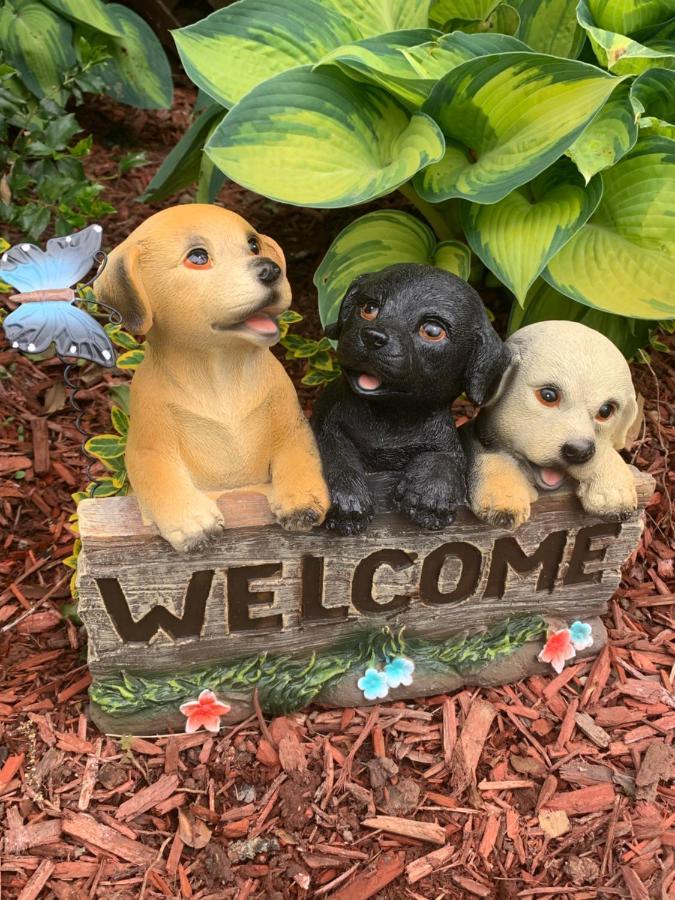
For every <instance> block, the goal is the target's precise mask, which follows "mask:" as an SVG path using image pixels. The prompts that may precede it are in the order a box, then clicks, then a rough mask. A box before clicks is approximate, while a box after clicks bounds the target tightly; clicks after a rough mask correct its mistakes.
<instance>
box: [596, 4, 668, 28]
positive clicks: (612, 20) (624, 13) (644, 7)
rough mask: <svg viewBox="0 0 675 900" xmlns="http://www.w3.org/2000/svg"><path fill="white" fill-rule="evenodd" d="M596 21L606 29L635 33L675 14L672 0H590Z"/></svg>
mask: <svg viewBox="0 0 675 900" xmlns="http://www.w3.org/2000/svg"><path fill="white" fill-rule="evenodd" d="M588 8H589V11H590V13H591V15H592V16H593V19H594V21H595V22H596V23H597V25H598V26H599V27H600V28H604V29H605V30H606V31H616V32H617V33H618V34H633V33H634V32H636V31H641V30H642V29H643V28H648V27H649V26H650V25H656V24H658V23H659V22H665V21H666V20H667V19H669V18H670V17H671V16H672V15H673V14H675V6H674V5H673V2H672V0H619V2H617V0H588Z"/></svg>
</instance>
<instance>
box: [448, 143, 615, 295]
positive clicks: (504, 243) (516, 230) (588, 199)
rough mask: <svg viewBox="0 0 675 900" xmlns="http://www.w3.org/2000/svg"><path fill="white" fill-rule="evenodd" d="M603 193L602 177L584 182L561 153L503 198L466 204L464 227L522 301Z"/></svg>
mask: <svg viewBox="0 0 675 900" xmlns="http://www.w3.org/2000/svg"><path fill="white" fill-rule="evenodd" d="M601 196H602V184H601V181H600V179H599V178H596V179H594V180H593V181H591V183H590V184H589V185H588V186H587V187H584V182H583V179H582V178H581V177H580V176H579V173H578V172H577V171H576V169H575V168H574V166H573V165H572V164H571V163H570V162H569V161H568V160H566V159H561V160H559V161H558V162H557V163H556V164H555V165H554V166H552V167H551V168H550V169H547V170H546V171H545V172H543V173H542V174H541V175H540V176H539V177H538V178H536V179H535V180H534V181H533V182H532V183H531V184H527V185H524V186H523V187H522V188H518V189H517V190H515V191H513V192H512V193H511V194H509V195H508V197H504V199H503V200H500V201H499V202H498V203H493V204H491V205H489V206H484V205H479V204H477V203H466V202H465V203H464V204H462V224H463V226H464V233H465V235H466V239H467V241H468V242H469V245H470V247H471V249H472V250H473V252H474V253H475V254H476V256H479V257H480V259H482V261H483V262H484V263H485V265H486V266H487V267H488V269H490V271H492V272H494V274H495V275H496V276H497V277H498V278H499V280H500V281H502V282H503V283H504V284H505V285H506V286H507V287H508V288H509V290H510V291H512V292H513V293H514V294H515V295H516V298H517V299H518V302H519V303H523V302H524V300H525V295H526V294H527V291H528V289H529V287H530V285H531V284H532V283H533V282H534V280H535V279H536V278H537V276H538V275H539V274H540V272H541V271H542V270H543V269H544V268H545V267H546V264H547V263H548V261H549V260H550V259H551V258H552V257H553V256H555V254H556V253H557V252H558V250H560V248H561V247H563V246H564V245H565V244H566V243H567V241H569V240H570V238H571V237H572V236H573V235H574V234H575V233H576V232H577V231H578V230H579V229H580V228H581V226H582V225H583V224H584V223H585V222H586V221H587V220H588V218H589V216H590V215H591V213H592V212H593V210H594V209H595V208H596V206H597V205H598V203H599V202H600V197H601Z"/></svg>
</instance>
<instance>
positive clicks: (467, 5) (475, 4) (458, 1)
mask: <svg viewBox="0 0 675 900" xmlns="http://www.w3.org/2000/svg"><path fill="white" fill-rule="evenodd" d="M500 3H501V0H435V2H434V3H432V4H431V9H430V10H429V18H430V19H431V21H432V22H437V23H438V24H439V25H445V23H446V22H450V21H452V20H453V19H464V20H465V21H467V22H468V21H472V20H473V21H474V22H475V21H483V20H484V19H487V17H488V16H489V15H490V13H491V12H492V11H493V10H494V9H496V7H498V6H499V4H500Z"/></svg>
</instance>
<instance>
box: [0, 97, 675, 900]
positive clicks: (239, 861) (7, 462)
mask: <svg viewBox="0 0 675 900" xmlns="http://www.w3.org/2000/svg"><path fill="white" fill-rule="evenodd" d="M191 102H192V94H191V92H190V91H187V90H180V89H179V90H178V92H177V105H176V108H175V109H174V110H173V111H172V112H170V113H169V112H166V113H164V112H159V113H146V112H142V111H135V110H128V109H125V108H122V107H118V106H115V105H114V104H112V103H100V102H98V101H97V103H96V105H95V106H94V105H91V106H90V107H89V108H88V109H87V110H85V113H84V115H83V116H82V122H83V125H84V127H85V128H86V129H88V130H91V131H92V132H93V133H94V136H95V142H96V143H95V147H94V151H93V154H92V157H91V159H90V161H89V171H90V174H91V175H92V177H94V178H101V177H103V176H113V178H112V179H111V180H110V181H108V182H107V186H108V187H107V197H108V199H109V200H110V202H111V203H113V204H114V205H115V206H116V207H117V213H116V214H115V215H114V216H110V217H109V219H108V220H107V221H104V222H102V224H103V225H104V229H105V240H106V244H107V246H108V247H110V246H112V245H114V244H115V243H116V242H118V241H119V240H121V239H122V238H123V237H125V236H126V234H127V233H128V232H129V231H130V230H131V229H132V228H133V227H134V226H135V225H136V224H137V223H138V222H139V221H140V220H141V219H143V218H144V217H145V216H147V215H148V214H149V213H150V212H151V211H152V210H153V209H154V208H155V207H148V206H145V205H143V204H140V203H138V202H137V201H136V199H135V198H136V197H137V196H138V195H139V194H140V193H141V192H142V190H143V189H144V187H145V186H146V184H147V183H148V181H149V179H150V177H151V175H152V173H153V172H154V171H155V169H156V167H157V165H158V164H159V163H160V161H161V160H162V159H163V157H164V156H165V155H166V153H167V152H168V150H169V149H170V148H171V147H172V146H173V144H174V143H175V141H176V140H177V138H178V137H179V136H180V134H181V133H182V132H183V130H184V128H185V126H186V124H187V121H188V115H189V109H190V105H191ZM132 149H133V150H137V149H144V150H145V151H146V152H147V155H148V163H149V164H148V166H147V167H143V168H140V169H136V170H133V171H132V172H130V173H128V174H127V175H125V176H124V177H122V178H117V176H116V160H117V159H118V158H119V157H120V156H121V155H123V154H124V153H126V152H128V151H129V150H132ZM187 199H189V196H188V195H186V196H185V197H178V198H173V201H172V202H175V201H176V200H187ZM220 201H221V202H222V203H223V204H224V205H226V206H229V207H231V208H234V209H236V210H237V211H238V212H240V213H241V214H242V215H244V216H245V217H246V218H248V219H250V220H251V221H252V222H253V223H255V225H256V227H258V228H259V229H260V230H262V231H263V232H268V233H270V234H272V235H273V236H274V237H275V238H276V239H277V240H278V241H279V242H280V243H281V244H282V246H283V247H284V249H285V251H286V255H287V258H288V267H289V274H290V278H291V282H292V284H293V287H294V293H295V308H296V309H298V310H299V311H300V312H301V313H302V314H303V315H304V317H305V320H304V322H302V323H300V326H299V329H298V330H300V331H302V332H303V333H305V334H307V335H309V336H313V337H317V336H318V334H319V326H318V319H317V315H316V300H315V292H314V289H313V286H312V274H313V272H314V270H315V268H316V266H317V265H318V263H319V261H320V259H321V257H322V256H323V254H324V252H325V250H326V249H327V247H328V245H329V244H330V242H331V240H332V239H333V237H334V236H335V235H336V234H337V233H338V231H339V230H340V229H341V228H342V227H343V226H344V225H345V224H347V222H349V221H351V219H352V218H353V217H354V215H355V213H354V211H353V210H340V211H337V212H327V211H322V210H301V209H297V208H294V207H287V206H281V205H279V204H276V203H272V202H270V201H268V200H265V199H262V198H259V197H256V196H254V195H252V194H250V193H248V192H247V191H245V190H243V189H241V188H239V187H237V186H236V185H229V186H227V187H226V189H225V190H224V191H223V194H222V196H221V198H220ZM497 313H498V316H497V321H498V323H499V322H500V321H501V318H502V317H501V315H500V314H502V313H503V309H501V308H497ZM296 328H298V326H296ZM0 367H2V368H0V376H1V377H0V422H1V423H2V431H1V432H0V475H2V476H3V480H2V482H1V483H0V529H1V534H2V548H3V551H4V552H3V553H2V554H1V556H0V577H1V578H2V586H0V822H2V828H1V829H0V831H1V832H2V835H3V838H4V844H3V847H2V864H1V867H0V895H1V896H2V897H6V898H15V897H20V898H21V900H32V898H37V897H45V898H53V897H56V898H58V900H80V898H85V897H89V898H102V897H105V898H106V900H132V898H148V900H149V898H159V897H191V898H194V900H198V898H199V900H205V898H213V900H215V898H237V900H246V898H249V897H250V898H281V897H297V898H305V897H330V898H342V900H361V898H366V897H370V896H379V897H382V898H428V900H431V898H457V900H459V898H470V897H485V898H499V900H511V898H516V897H524V898H537V897H548V898H568V900H590V898H596V897H598V898H608V897H630V898H632V900H645V898H650V897H653V898H660V900H666V898H668V897H672V896H675V788H674V787H673V784H672V775H673V755H672V749H671V747H672V737H673V728H674V726H675V696H674V695H673V690H672V687H673V684H672V679H673V673H674V672H675V593H674V587H675V577H674V568H673V567H674V559H675V549H674V544H673V509H672V494H673V481H674V480H675V477H674V473H673V467H672V462H671V458H672V457H671V456H670V454H671V453H672V448H673V440H674V438H675V420H674V417H673V398H674V397H675V374H674V372H673V367H672V357H669V356H668V355H667V354H661V353H656V354H653V355H652V359H651V363H650V364H649V365H648V366H640V367H636V368H635V370H634V374H635V381H636V385H637V387H638V389H639V391H640V392H641V394H642V395H643V396H644V398H645V427H644V429H643V431H642V433H641V434H640V435H639V437H638V438H637V440H636V441H635V443H634V445H633V447H632V448H631V456H632V459H633V461H634V462H635V464H636V465H638V466H639V467H640V468H642V469H644V470H646V471H649V472H651V473H652V474H653V475H654V477H655V479H656V482H657V488H656V491H655V494H654V496H653V498H652V500H651V502H650V504H649V507H648V510H647V517H646V528H645V532H644V537H643V540H642V543H641V545H640V547H639V548H638V549H637V550H636V551H635V553H634V554H633V555H632V556H631V558H630V559H629V560H628V561H627V563H626V566H625V568H624V572H623V581H622V585H621V588H620V590H619V591H617V593H616V595H615V596H614V598H613V599H612V601H611V604H610V607H611V609H610V614H609V616H608V617H607V619H606V624H607V627H608V629H609V634H610V647H609V649H608V650H607V651H605V652H603V653H602V655H601V656H600V657H599V658H598V659H597V660H596V661H595V662H582V663H580V664H577V665H572V666H569V667H568V668H566V669H565V670H564V671H563V674H562V675H561V676H557V677H556V676H554V675H551V676H550V677H546V678H544V677H533V678H530V679H527V680H526V681H524V682H521V683H519V684H515V685H512V686H507V687H504V688H500V689H494V690H480V691H466V690H465V691H461V692H459V693H458V694H455V695H453V696H437V697H429V698H426V699H423V700H419V701H415V702H405V703H403V702H400V703H389V704H386V703H383V704H381V706H379V707H377V708H370V709H347V710H335V711H331V710H328V711H327V710H320V709H316V708H310V709H308V710H305V711H303V712H302V713H300V714H297V715H294V716H291V717H282V718H279V719H275V720H274V721H272V722H268V723H267V724H265V723H264V722H261V721H260V720H259V719H258V718H256V717H253V718H252V719H251V720H248V721H246V722H244V723H242V724H241V725H238V726H236V727H234V728H228V729H226V730H224V731H223V732H221V733H220V734H219V735H217V736H212V735H209V734H208V733H205V732H201V733H198V734H196V735H193V736H187V735H179V736H173V737H168V738H159V739H140V738H135V739H131V738H123V739H121V740H117V739H112V738H108V737H105V736H102V735H101V734H99V733H98V732H97V731H96V729H95V728H93V727H92V726H91V725H90V724H89V723H88V721H87V718H86V709H87V694H86V691H87V686H88V683H89V676H88V674H87V669H86V665H85V645H86V636H85V635H84V633H83V631H82V629H81V628H80V627H78V625H77V624H76V623H75V622H73V621H72V620H69V619H64V617H63V616H62V610H63V608H64V604H67V603H68V600H69V590H68V582H69V578H70V572H69V570H67V569H65V568H64V567H63V565H62V560H63V559H64V558H65V557H67V556H68V555H69V554H70V552H71V547H72V541H73V538H72V534H71V533H70V530H69V519H70V516H71V514H72V513H73V504H72V501H71V499H70V494H71V493H72V492H73V491H75V490H77V489H79V488H80V487H81V486H82V485H83V484H84V482H85V479H86V473H85V460H84V457H83V455H82V453H81V447H80V444H81V436H80V435H79V434H78V432H77V430H76V429H75V426H74V418H73V414H72V412H71V411H70V409H69V407H68V406H67V401H66V396H65V391H64V388H63V382H62V371H61V365H60V363H59V362H58V361H55V360H53V361H49V360H48V361H44V362H41V363H39V364H35V363H33V362H30V361H29V360H27V359H25V358H23V357H20V356H18V355H17V354H16V353H15V352H14V351H12V350H11V349H9V348H7V346H6V344H3V345H1V346H0ZM289 370H290V371H291V373H292V375H293V376H294V378H295V380H296V381H298V380H299V377H301V375H302V365H301V364H299V363H297V364H296V363H294V364H293V365H292V366H290V367H289ZM81 377H82V379H83V385H84V390H83V392H82V394H81V396H82V398H83V400H84V402H85V404H86V410H87V411H86V415H85V417H84V425H85V427H86V428H87V429H88V430H89V431H90V432H91V433H100V432H104V431H108V430H109V429H110V422H109V411H110V394H109V390H108V388H109V387H110V386H111V385H114V384H118V383H122V382H123V381H124V378H123V376H122V374H121V373H119V372H116V373H112V374H110V373H102V372H101V371H100V370H98V369H95V368H93V367H90V368H88V369H85V370H84V371H83V372H82V375H81ZM301 396H302V400H303V402H304V404H305V406H306V407H309V406H310V405H311V402H312V399H313V396H314V395H313V392H312V391H311V390H310V389H306V388H304V387H303V388H301ZM464 411H465V410H462V412H464ZM467 723H468V724H467ZM481 725H484V726H485V733H486V737H485V739H484V740H482V741H481V742H479V744H478V746H476V748H475V749H476V754H477V755H476V767H475V783H474V784H472V785H471V786H470V787H469V789H467V790H466V791H464V792H463V793H462V794H458V793H457V792H456V791H455V790H454V789H453V787H452V774H453V762H452V761H453V750H454V748H455V746H456V745H457V743H458V742H460V743H461V742H462V741H466V740H467V738H468V736H469V734H470V733H471V734H472V735H475V734H476V730H477V731H478V732H480V731H481ZM263 726H264V727H263ZM490 782H493V783H495V784H494V786H491V785H490ZM375 814H383V815H390V816H395V817H398V818H401V819H404V820H406V822H407V823H408V826H409V827H408V833H407V834H397V833H392V832H390V831H387V830H384V829H382V828H380V829H374V828H371V827H368V826H367V825H365V824H364V821H365V820H367V819H369V818H371V817H372V816H373V815H375ZM434 823H435V824H436V825H437V826H440V829H441V831H442V838H441V841H442V844H443V846H442V847H441V848H440V849H439V848H438V844H437V843H433V842H431V843H430V842H429V840H428V838H429V836H430V835H431V834H433V832H434V829H433V828H430V827H429V826H430V825H433V824H434Z"/></svg>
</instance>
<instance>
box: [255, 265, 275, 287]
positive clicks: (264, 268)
mask: <svg viewBox="0 0 675 900" xmlns="http://www.w3.org/2000/svg"><path fill="white" fill-rule="evenodd" d="M257 269H258V271H257V273H256V274H257V276H258V281H262V283H263V284H268V285H269V284H274V282H275V281H278V280H279V277H280V276H281V268H280V267H279V266H278V265H277V264H276V263H275V262H274V260H272V259H261V260H259V261H258V262H257Z"/></svg>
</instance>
